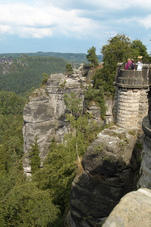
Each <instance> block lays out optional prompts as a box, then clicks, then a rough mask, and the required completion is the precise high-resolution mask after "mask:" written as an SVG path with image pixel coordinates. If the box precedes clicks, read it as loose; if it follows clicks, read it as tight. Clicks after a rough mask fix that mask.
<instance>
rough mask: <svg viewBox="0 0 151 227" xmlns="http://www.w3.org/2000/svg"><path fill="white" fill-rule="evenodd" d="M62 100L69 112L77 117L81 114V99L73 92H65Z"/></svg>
mask: <svg viewBox="0 0 151 227" xmlns="http://www.w3.org/2000/svg"><path fill="white" fill-rule="evenodd" d="M64 101H65V104H66V106H67V110H68V112H70V113H71V114H72V115H73V116H77V117H78V116H79V115H80V114H82V108H81V107H82V105H81V100H80V99H79V98H78V97H77V96H76V94H75V93H70V94H65V95H64Z"/></svg>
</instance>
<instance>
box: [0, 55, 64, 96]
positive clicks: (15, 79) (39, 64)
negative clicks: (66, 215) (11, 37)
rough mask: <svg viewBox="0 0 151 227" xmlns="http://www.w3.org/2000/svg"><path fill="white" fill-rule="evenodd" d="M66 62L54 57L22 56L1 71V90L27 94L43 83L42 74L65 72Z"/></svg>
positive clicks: (4, 66)
mask: <svg viewBox="0 0 151 227" xmlns="http://www.w3.org/2000/svg"><path fill="white" fill-rule="evenodd" d="M65 65H66V61H64V60H63V59H59V58H54V57H29V56H26V55H24V56H22V57H20V58H18V59H16V61H14V62H13V64H11V65H3V66H2V69H1V70H0V90H6V91H13V92H15V93H18V94H25V93H26V92H28V91H29V90H31V89H32V88H33V87H34V88H37V87H39V86H40V84H41V82H42V76H41V74H42V73H43V72H45V73H47V74H48V75H49V74H51V73H57V72H64V71H65Z"/></svg>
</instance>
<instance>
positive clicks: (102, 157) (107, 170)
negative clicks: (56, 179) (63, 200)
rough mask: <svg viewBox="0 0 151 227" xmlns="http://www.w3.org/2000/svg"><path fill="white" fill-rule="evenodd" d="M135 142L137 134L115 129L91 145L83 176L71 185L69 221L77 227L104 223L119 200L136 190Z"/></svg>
mask: <svg viewBox="0 0 151 227" xmlns="http://www.w3.org/2000/svg"><path fill="white" fill-rule="evenodd" d="M135 142H136V131H133V132H132V131H129V130H126V129H122V128H118V127H116V126H113V127H112V128H109V129H105V130H103V131H102V132H101V133H100V134H99V135H98V137H97V139H96V140H95V141H94V142H93V143H92V144H91V145H90V147H89V148H88V150H87V152H86V153H85V155H84V157H83V160H82V165H83V173H81V175H80V176H77V177H76V178H75V180H74V182H73V184H72V190H71V201H70V204H71V210H70V211H71V216H70V218H71V219H72V222H73V223H74V225H75V226H76V227H84V226H88V227H92V226H96V224H97V223H101V221H102V220H103V219H104V218H105V217H107V216H108V215H109V213H110V212H111V210H112V209H113V207H114V206H115V205H116V204H117V203H118V202H119V200H120V198H121V197H122V196H123V195H124V194H126V193H127V192H129V191H131V190H134V188H135V187H136V181H137V174H138V169H139V165H138V161H137V160H136V157H137V156H136V150H135V149H134V147H135ZM70 226H72V224H71V225H70Z"/></svg>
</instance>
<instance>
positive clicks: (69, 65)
mask: <svg viewBox="0 0 151 227" xmlns="http://www.w3.org/2000/svg"><path fill="white" fill-rule="evenodd" d="M72 73H73V68H72V65H71V64H66V74H67V75H71V74H72Z"/></svg>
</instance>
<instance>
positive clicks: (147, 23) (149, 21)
mask: <svg viewBox="0 0 151 227" xmlns="http://www.w3.org/2000/svg"><path fill="white" fill-rule="evenodd" d="M139 23H140V24H141V25H143V26H144V27H145V28H146V29H149V28H151V14H150V15H148V16H146V17H145V18H142V19H139Z"/></svg>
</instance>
